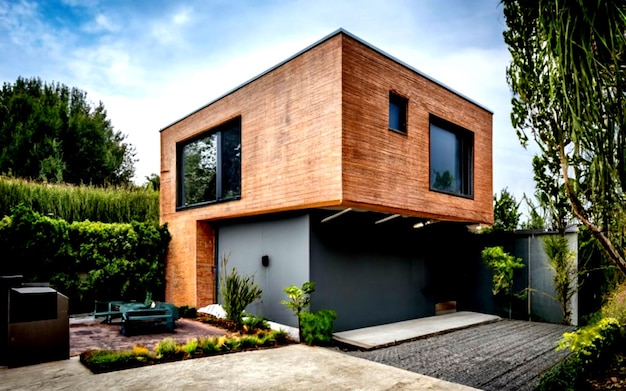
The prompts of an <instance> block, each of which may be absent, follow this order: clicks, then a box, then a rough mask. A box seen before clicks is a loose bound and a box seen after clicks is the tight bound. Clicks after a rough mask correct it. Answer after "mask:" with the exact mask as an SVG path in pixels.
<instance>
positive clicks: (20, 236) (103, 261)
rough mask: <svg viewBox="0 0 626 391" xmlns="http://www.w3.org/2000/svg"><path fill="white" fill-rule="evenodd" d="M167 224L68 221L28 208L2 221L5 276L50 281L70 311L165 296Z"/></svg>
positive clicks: (1, 272) (2, 271)
mask: <svg viewBox="0 0 626 391" xmlns="http://www.w3.org/2000/svg"><path fill="white" fill-rule="evenodd" d="M170 238H171V237H170V234H169V231H168V230H167V226H166V225H162V226H159V225H156V224H148V223H138V222H131V223H111V224H107V223H98V222H90V221H82V222H73V223H68V222H67V221H65V220H62V219H55V218H51V217H48V216H43V215H41V214H39V213H36V212H33V211H32V210H31V209H29V208H27V207H25V206H18V207H17V208H14V209H13V212H12V215H11V216H5V217H4V218H3V219H2V220H0V249H2V257H0V275H9V274H22V275H24V278H25V280H26V281H38V282H50V285H51V286H52V287H54V288H55V289H57V290H58V291H60V292H61V293H63V294H65V295H67V296H68V297H69V298H70V312H72V313H77V312H83V311H91V310H93V306H94V301H95V300H143V299H144V298H145V296H146V292H152V295H153V297H154V298H155V299H157V300H162V299H163V296H164V294H163V293H164V280H165V256H166V252H167V246H168V244H169V241H170Z"/></svg>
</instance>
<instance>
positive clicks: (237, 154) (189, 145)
mask: <svg viewBox="0 0 626 391" xmlns="http://www.w3.org/2000/svg"><path fill="white" fill-rule="evenodd" d="M176 155H177V156H176V158H177V164H178V176H177V177H178V197H177V206H178V207H187V206H194V205H200V204H205V203H211V202H215V201H225V200H231V199H239V197H240V196H241V118H236V119H234V120H232V121H229V122H227V123H225V124H223V125H220V126H218V127H217V128H214V129H211V130H209V131H208V132H206V133H203V134H202V135H200V136H198V137H195V138H193V139H191V140H188V141H185V142H182V143H179V144H177V153H176Z"/></svg>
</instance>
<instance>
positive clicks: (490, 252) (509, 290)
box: [480, 246, 524, 319]
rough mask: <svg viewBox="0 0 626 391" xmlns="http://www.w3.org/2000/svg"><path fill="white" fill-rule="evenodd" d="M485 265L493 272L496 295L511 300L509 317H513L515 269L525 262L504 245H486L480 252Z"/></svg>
mask: <svg viewBox="0 0 626 391" xmlns="http://www.w3.org/2000/svg"><path fill="white" fill-rule="evenodd" d="M480 256H481V259H482V260H483V262H484V264H485V266H487V267H488V268H489V270H491V272H492V282H493V286H492V288H491V291H492V293H493V295H494V296H498V295H501V296H503V297H504V298H505V299H508V301H509V319H510V318H511V312H512V311H511V307H512V300H513V297H514V293H513V283H514V274H515V270H517V269H522V268H523V267H524V262H523V261H522V259H521V258H519V257H515V256H513V255H511V254H509V253H507V252H505V251H504V248H503V247H502V246H496V247H486V248H484V249H483V251H482V252H481V253H480Z"/></svg>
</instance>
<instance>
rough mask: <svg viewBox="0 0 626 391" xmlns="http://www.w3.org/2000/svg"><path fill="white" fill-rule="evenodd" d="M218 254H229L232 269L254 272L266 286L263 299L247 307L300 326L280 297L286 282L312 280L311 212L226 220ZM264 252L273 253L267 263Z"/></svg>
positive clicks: (260, 283)
mask: <svg viewBox="0 0 626 391" xmlns="http://www.w3.org/2000/svg"><path fill="white" fill-rule="evenodd" d="M217 254H218V256H219V259H221V258H222V256H223V255H227V256H228V269H229V270H230V269H231V268H232V267H233V266H234V267H235V268H236V269H237V271H238V272H239V273H240V274H241V275H244V276H249V275H254V277H255V281H256V282H257V284H258V285H259V287H260V288H261V289H263V295H262V300H260V301H257V302H256V303H254V304H252V305H250V306H248V308H247V309H246V310H247V311H249V312H251V313H253V314H255V315H258V316H263V317H265V318H267V319H269V320H272V321H275V322H278V323H282V324H286V325H290V326H297V321H296V318H295V317H294V315H293V313H292V312H291V311H289V310H287V309H286V308H285V306H284V305H282V304H280V301H281V300H282V299H286V295H285V293H284V288H285V287H286V286H288V285H294V284H295V285H298V286H300V285H302V283H303V282H305V281H308V280H309V217H308V215H307V214H304V215H296V216H294V215H289V216H281V217H276V216H273V217H272V216H270V217H264V219H263V220H258V219H257V220H245V221H244V220H242V221H238V222H229V223H223V224H222V225H220V226H219V228H218V241H217ZM263 255H267V256H268V257H269V266H267V267H265V266H263V265H262V264H261V257H262V256H263ZM218 294H219V289H218ZM221 302H222V300H221V296H220V303H221Z"/></svg>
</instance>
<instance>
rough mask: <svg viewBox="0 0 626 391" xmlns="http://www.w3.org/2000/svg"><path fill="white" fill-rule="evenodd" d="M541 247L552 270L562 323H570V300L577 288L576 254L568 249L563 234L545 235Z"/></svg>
mask: <svg viewBox="0 0 626 391" xmlns="http://www.w3.org/2000/svg"><path fill="white" fill-rule="evenodd" d="M543 248H544V251H545V253H546V255H547V256H548V263H549V264H550V268H552V270H554V276H553V277H552V281H553V282H554V289H555V291H556V300H557V301H558V303H559V305H560V306H561V311H562V312H563V323H565V324H570V323H571V317H572V309H571V307H570V300H571V298H572V296H573V295H574V294H575V293H576V291H577V290H578V285H577V282H576V280H575V279H574V278H575V277H576V274H577V267H576V262H575V260H576V254H575V253H574V252H573V251H571V250H570V249H569V243H568V241H567V238H566V237H565V236H563V235H548V236H545V237H544V238H543Z"/></svg>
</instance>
